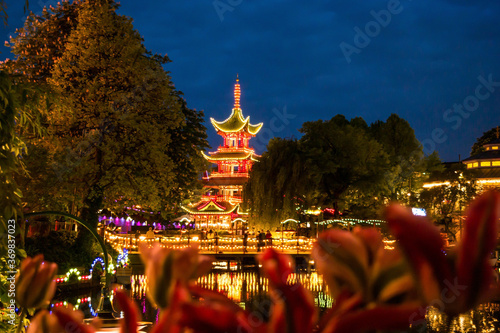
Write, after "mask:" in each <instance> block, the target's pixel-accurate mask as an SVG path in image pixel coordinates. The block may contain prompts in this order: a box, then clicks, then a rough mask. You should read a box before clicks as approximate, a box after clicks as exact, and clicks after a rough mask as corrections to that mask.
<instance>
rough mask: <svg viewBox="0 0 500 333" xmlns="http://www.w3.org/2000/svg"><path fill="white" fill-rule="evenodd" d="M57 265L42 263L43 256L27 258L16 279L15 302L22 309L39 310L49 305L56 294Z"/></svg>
mask: <svg viewBox="0 0 500 333" xmlns="http://www.w3.org/2000/svg"><path fill="white" fill-rule="evenodd" d="M56 273H57V264H54V263H50V262H44V261H43V255H42V254H39V255H37V256H35V257H34V258H30V257H27V258H26V259H24V260H23V261H22V263H21V269H20V271H19V274H18V275H17V277H16V301H17V303H18V304H19V306H21V307H24V308H41V307H43V306H45V305H48V304H49V301H50V300H51V299H52V297H54V293H55V292H56V282H55V281H54V276H55V274H56Z"/></svg>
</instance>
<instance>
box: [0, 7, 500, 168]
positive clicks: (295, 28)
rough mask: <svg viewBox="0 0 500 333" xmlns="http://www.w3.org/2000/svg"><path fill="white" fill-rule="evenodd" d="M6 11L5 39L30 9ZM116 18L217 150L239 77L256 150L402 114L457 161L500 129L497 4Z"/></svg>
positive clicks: (221, 10) (430, 145)
mask: <svg viewBox="0 0 500 333" xmlns="http://www.w3.org/2000/svg"><path fill="white" fill-rule="evenodd" d="M6 2H7V3H8V4H9V8H8V13H9V26H8V27H6V28H3V29H2V38H3V39H4V40H7V38H8V36H9V35H12V34H13V32H14V30H15V28H17V27H20V26H21V25H22V24H23V16H24V13H23V3H24V0H23V1H20V0H7V1H6ZM55 3H56V1H50V0H40V1H36V0H31V1H30V9H31V10H32V11H33V12H35V13H38V12H41V9H42V6H43V5H45V4H46V5H50V4H55ZM119 13H120V14H124V15H127V16H130V17H132V18H133V19H134V26H135V28H136V29H137V30H138V31H139V33H140V34H141V35H142V36H143V37H144V40H145V45H146V47H147V48H148V49H150V50H151V51H153V52H155V53H161V54H168V56H169V57H170V59H171V60H172V63H170V64H168V65H167V66H166V70H168V71H170V72H171V73H172V78H173V81H174V83H175V85H176V87H177V88H178V89H179V90H181V91H183V92H184V94H185V97H186V100H187V102H188V105H189V107H191V108H196V109H199V110H200V109H201V110H204V112H205V117H206V121H207V123H206V124H205V125H206V126H207V128H208V133H209V141H210V144H211V145H212V147H213V149H212V150H211V151H213V150H215V148H216V147H217V146H218V145H219V144H220V143H221V139H220V137H219V136H218V135H216V134H215V131H214V129H213V127H212V126H211V124H210V120H209V118H210V117H214V118H215V119H216V120H219V121H220V120H224V119H225V118H227V117H228V116H229V114H230V112H231V108H232V105H233V95H232V93H233V85H234V81H235V78H236V73H239V77H240V83H241V89H242V100H241V107H242V109H243V113H244V115H245V116H247V115H250V120H251V122H252V123H258V122H264V128H263V130H262V131H261V132H260V133H259V134H258V136H257V137H256V138H254V139H253V140H252V141H251V142H253V146H254V147H255V148H257V151H258V152H259V153H262V152H263V151H264V150H265V145H266V143H267V141H268V140H269V138H270V137H272V136H280V137H292V136H295V137H300V133H299V132H298V129H299V128H300V127H301V125H302V123H303V122H305V121H312V120H317V119H330V118H331V117H332V116H334V115H335V114H338V113H340V114H344V115H345V116H346V117H347V118H348V119H350V118H352V117H357V116H360V117H363V118H364V119H365V120H366V121H367V122H368V123H371V122H373V121H376V120H379V119H381V120H385V119H387V117H388V116H389V115H390V114H391V113H397V114H398V115H400V116H401V117H403V118H405V119H406V120H408V121H409V122H410V124H411V126H412V127H413V128H414V130H415V134H416V136H417V138H418V139H419V140H420V141H421V142H423V143H425V145H424V147H425V151H426V152H430V151H432V150H433V149H436V150H437V151H438V152H439V154H440V156H441V158H442V159H443V160H445V161H456V160H458V155H459V154H460V155H461V157H462V159H463V158H466V157H468V156H469V152H470V148H471V146H472V144H473V143H474V142H475V140H476V138H477V137H479V136H481V135H482V133H483V132H485V131H487V130H489V129H490V128H492V127H494V126H497V125H500V112H499V111H500V24H499V23H500V1H497V0H489V1H487V0H484V1H481V0H475V1H472V0H457V1H452V0H432V1H431V0H421V1H410V0H401V1H400V2H398V1H396V0H390V1H319V0H317V1H307V2H306V1H276V0H274V1H264V0H252V1H250V0H220V1H213V0H208V1H165V0H152V1H149V0H144V1H137V0H123V1H121V8H120V9H119ZM377 13H378V14H377ZM375 16H378V20H379V21H380V23H378V22H377V21H376V20H375ZM360 32H361V33H360ZM1 51H2V53H1V54H0V57H1V58H2V59H4V58H9V57H10V58H12V56H11V55H9V52H8V49H5V48H2V49H1ZM480 77H481V78H480ZM488 80H489V81H490V83H489V84H488V83H484V82H487V81H488ZM496 82H498V83H496ZM478 86H480V87H479V88H478ZM454 104H455V110H453V107H454ZM464 104H465V105H464ZM271 124H272V125H271ZM433 133H434V135H433Z"/></svg>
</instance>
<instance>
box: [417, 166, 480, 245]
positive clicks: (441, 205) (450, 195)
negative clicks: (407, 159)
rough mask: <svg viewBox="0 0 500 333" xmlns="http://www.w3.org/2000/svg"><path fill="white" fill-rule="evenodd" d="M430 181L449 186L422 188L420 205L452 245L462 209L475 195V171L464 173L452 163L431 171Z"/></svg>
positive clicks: (460, 167) (455, 237) (464, 171)
mask: <svg viewBox="0 0 500 333" xmlns="http://www.w3.org/2000/svg"><path fill="white" fill-rule="evenodd" d="M431 179H439V180H446V181H447V182H449V184H448V185H444V186H434V187H431V188H424V189H423V190H422V191H421V193H420V204H421V206H422V207H424V208H426V210H427V212H428V215H430V218H431V219H432V220H434V221H435V222H437V223H438V224H441V225H442V226H443V228H444V231H445V232H446V234H447V235H448V237H449V239H450V240H452V241H454V242H455V241H457V232H458V231H459V227H460V225H459V219H460V218H461V216H462V213H463V209H464V207H466V206H467V205H468V204H469V202H470V201H472V199H473V198H474V197H475V196H476V194H477V186H476V181H475V177H474V171H471V170H466V169H465V165H464V164H461V163H459V164H452V165H449V166H448V167H447V168H446V169H444V170H442V171H435V172H433V173H432V174H431Z"/></svg>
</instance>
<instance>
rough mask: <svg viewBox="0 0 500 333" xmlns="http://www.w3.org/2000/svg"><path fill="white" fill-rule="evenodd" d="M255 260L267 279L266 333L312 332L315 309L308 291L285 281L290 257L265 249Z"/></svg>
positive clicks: (290, 266) (292, 269)
mask: <svg viewBox="0 0 500 333" xmlns="http://www.w3.org/2000/svg"><path fill="white" fill-rule="evenodd" d="M257 259H258V261H259V262H260V263H261V264H262V272H263V273H264V275H265V276H266V277H267V278H268V279H269V286H270V291H271V299H272V300H273V307H272V309H271V318H270V322H269V327H268V328H267V332H279V333H281V332H286V333H295V332H296V333H306V332H312V328H313V325H314V322H315V320H316V308H315V306H314V301H313V298H312V296H311V294H310V293H309V292H308V291H307V290H305V288H304V287H303V286H302V285H301V284H299V283H292V284H289V283H287V281H288V277H289V275H290V274H291V273H292V272H293V271H294V267H293V264H292V259H291V257H290V256H287V255H283V254H280V253H278V252H277V251H276V250H274V249H268V250H266V251H265V252H264V253H263V254H261V255H260V256H259V257H258V258H257Z"/></svg>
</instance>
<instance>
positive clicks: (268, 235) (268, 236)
mask: <svg viewBox="0 0 500 333" xmlns="http://www.w3.org/2000/svg"><path fill="white" fill-rule="evenodd" d="M266 242H267V246H272V245H273V235H272V234H271V231H269V230H268V231H267V233H266Z"/></svg>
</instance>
